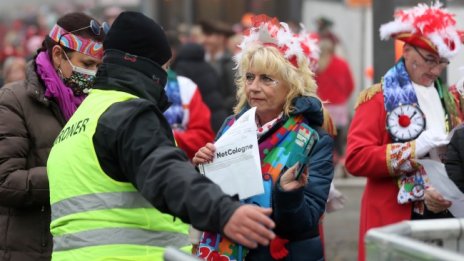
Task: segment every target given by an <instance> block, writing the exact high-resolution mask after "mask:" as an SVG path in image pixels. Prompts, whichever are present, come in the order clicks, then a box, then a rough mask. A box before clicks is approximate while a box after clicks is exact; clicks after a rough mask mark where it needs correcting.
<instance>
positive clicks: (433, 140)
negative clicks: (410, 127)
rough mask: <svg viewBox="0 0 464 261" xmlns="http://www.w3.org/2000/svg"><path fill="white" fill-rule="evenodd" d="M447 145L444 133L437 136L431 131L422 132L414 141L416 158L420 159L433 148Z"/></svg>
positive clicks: (447, 141)
mask: <svg viewBox="0 0 464 261" xmlns="http://www.w3.org/2000/svg"><path fill="white" fill-rule="evenodd" d="M448 143H449V140H448V139H446V135H445V134H444V133H442V134H439V133H437V132H435V131H433V130H426V131H423V132H422V133H421V134H420V135H419V137H417V139H416V158H422V157H424V156H425V155H427V153H428V152H429V151H430V150H431V149H433V148H435V147H440V146H444V145H446V144H448Z"/></svg>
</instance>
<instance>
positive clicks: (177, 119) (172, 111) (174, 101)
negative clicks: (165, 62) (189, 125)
mask: <svg viewBox="0 0 464 261" xmlns="http://www.w3.org/2000/svg"><path fill="white" fill-rule="evenodd" d="M164 89H165V91H166V95H167V96H168V100H169V102H171V106H169V108H168V109H167V110H166V111H165V112H164V116H165V117H166V119H167V120H168V122H169V125H171V128H172V129H181V130H183V129H185V128H184V126H183V120H184V108H183V106H182V99H181V96H180V87H179V82H178V81H177V75H176V73H175V72H174V71H173V70H168V82H167V84H166V87H165V88H164Z"/></svg>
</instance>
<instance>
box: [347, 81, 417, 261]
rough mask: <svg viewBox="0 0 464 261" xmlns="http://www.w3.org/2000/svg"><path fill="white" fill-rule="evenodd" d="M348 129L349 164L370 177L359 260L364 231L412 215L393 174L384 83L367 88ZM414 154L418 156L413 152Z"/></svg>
mask: <svg viewBox="0 0 464 261" xmlns="http://www.w3.org/2000/svg"><path fill="white" fill-rule="evenodd" d="M360 97H362V98H361V99H364V101H363V102H362V103H361V104H359V106H358V107H357V109H356V111H355V114H354V117H353V120H352V122H351V126H350V129H349V132H348V143H347V150H346V155H347V156H346V163H345V164H346V165H345V166H346V168H347V170H348V172H349V173H351V174H353V175H355V176H363V177H367V184H366V187H365V190H364V194H363V197H362V201H361V216H360V227H359V244H358V250H359V252H358V255H359V256H358V260H364V235H365V234H366V231H367V230H369V229H370V228H374V227H380V226H385V225H388V224H392V223H396V222H399V221H403V220H409V219H411V211H412V206H411V204H403V205H400V204H398V203H397V195H398V191H399V189H398V185H397V177H395V176H392V173H393V172H395V168H394V167H393V166H392V165H393V164H392V162H391V160H390V157H387V155H390V146H389V145H388V144H390V143H392V140H391V139H390V137H389V135H388V132H387V130H386V127H385V123H386V111H385V106H384V99H383V93H382V89H381V87H380V84H377V85H374V86H373V87H371V88H369V89H367V90H364V91H363V92H362V93H361V94H360ZM412 156H414V155H413V154H412Z"/></svg>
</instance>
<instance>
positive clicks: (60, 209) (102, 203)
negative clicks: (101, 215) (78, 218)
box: [51, 192, 153, 220]
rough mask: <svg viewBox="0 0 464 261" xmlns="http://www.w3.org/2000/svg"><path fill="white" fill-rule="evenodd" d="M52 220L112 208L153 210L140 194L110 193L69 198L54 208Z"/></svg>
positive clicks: (57, 203)
mask: <svg viewBox="0 0 464 261" xmlns="http://www.w3.org/2000/svg"><path fill="white" fill-rule="evenodd" d="M51 207H52V220H55V219H58V218H60V217H64V216H67V215H71V214H75V213H80V212H86V211H92V210H103V209H112V208H153V206H152V205H151V204H150V202H148V201H147V200H146V199H145V198H144V197H142V196H141V195H140V193H139V192H108V193H97V194H87V195H82V196H76V197H72V198H67V199H64V200H61V201H58V202H56V203H55V204H53V205H52V206H51Z"/></svg>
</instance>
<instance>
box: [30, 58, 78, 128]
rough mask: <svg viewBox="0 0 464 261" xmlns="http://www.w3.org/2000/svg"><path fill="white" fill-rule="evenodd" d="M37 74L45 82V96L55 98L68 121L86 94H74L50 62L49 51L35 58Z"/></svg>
mask: <svg viewBox="0 0 464 261" xmlns="http://www.w3.org/2000/svg"><path fill="white" fill-rule="evenodd" d="M35 63H36V64H37V74H38V75H39V76H40V78H41V79H42V80H43V81H44V83H45V97H47V98H49V99H50V98H54V99H55V100H56V102H57V103H58V106H59V107H60V111H61V113H62V114H63V116H64V118H65V120H66V121H68V120H69V118H71V116H72V115H73V114H74V112H75V111H76V110H77V107H79V105H80V104H81V103H82V101H83V100H84V98H85V96H79V97H76V96H74V94H73V92H72V90H71V88H69V87H68V86H66V85H64V83H63V81H62V80H61V78H60V76H58V73H57V72H56V70H55V67H53V64H52V63H51V62H50V59H49V57H48V54H47V52H40V53H39V55H37V58H36V59H35Z"/></svg>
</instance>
